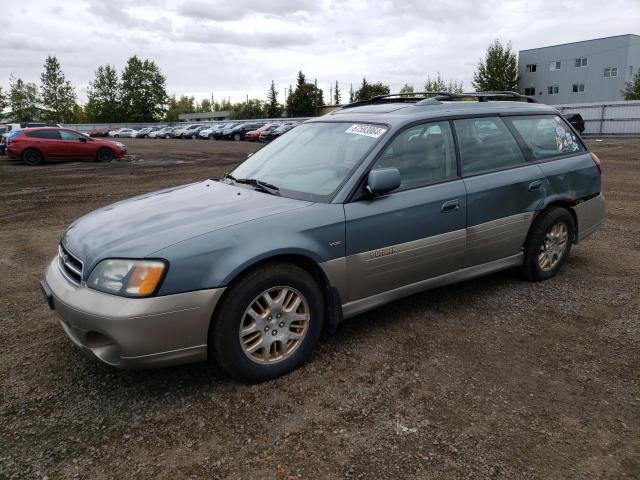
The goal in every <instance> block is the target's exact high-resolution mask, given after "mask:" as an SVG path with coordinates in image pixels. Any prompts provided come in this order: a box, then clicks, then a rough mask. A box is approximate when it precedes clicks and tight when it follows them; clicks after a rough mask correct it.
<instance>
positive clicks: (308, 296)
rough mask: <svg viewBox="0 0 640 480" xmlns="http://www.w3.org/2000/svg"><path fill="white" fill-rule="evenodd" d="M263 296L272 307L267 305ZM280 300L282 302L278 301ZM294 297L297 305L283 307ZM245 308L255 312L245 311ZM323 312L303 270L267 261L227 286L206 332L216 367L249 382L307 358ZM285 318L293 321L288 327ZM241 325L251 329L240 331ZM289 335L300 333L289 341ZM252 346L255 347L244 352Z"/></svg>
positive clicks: (319, 296) (318, 294)
mask: <svg viewBox="0 0 640 480" xmlns="http://www.w3.org/2000/svg"><path fill="white" fill-rule="evenodd" d="M265 295H268V296H269V298H271V300H272V302H273V304H272V305H270V306H269V305H268V304H267V303H266V301H265V300H264V298H266V297H265ZM279 298H284V300H283V301H282V302H281V303H278V302H279ZM298 298H301V300H300V301H299V302H298V305H299V306H297V307H295V302H294V308H297V309H295V310H290V311H288V310H287V308H291V306H290V305H288V302H289V301H292V299H293V300H295V299H298ZM253 307H256V308H257V309H258V310H259V311H260V312H261V313H258V310H256V308H253ZM250 310H251V311H253V315H254V316H251V315H250V314H248V313H247V312H249V311H250ZM324 310H325V309H324V304H323V296H322V292H321V290H320V288H319V287H318V284H317V283H316V282H315V280H314V279H313V278H312V277H311V275H309V274H308V273H307V272H306V271H305V270H303V269H301V268H299V267H297V266H295V265H291V264H273V263H272V264H266V265H263V266H261V267H258V268H256V269H254V270H251V271H250V272H249V273H247V274H246V275H244V276H243V277H241V278H240V279H239V280H238V281H236V282H234V283H233V284H232V286H231V287H229V289H228V290H227V292H226V293H225V296H224V298H223V300H222V302H221V305H220V308H218V310H217V312H216V314H215V316H214V319H213V325H212V327H211V328H210V331H209V348H210V350H212V351H213V355H214V357H215V359H216V361H217V363H218V365H220V366H221V367H222V368H223V369H224V370H226V371H227V372H228V373H229V374H230V375H231V376H232V377H234V378H235V379H237V380H240V381H243V382H248V383H254V382H263V381H266V380H271V379H273V378H276V377H279V376H281V375H284V374H286V373H288V372H290V371H292V370H295V369H296V368H298V367H299V366H300V365H302V363H304V361H305V360H307V359H308V358H309V356H310V355H311V352H312V351H313V348H314V347H315V345H316V343H317V342H318V338H319V337H320V333H321V331H322V325H323V322H324ZM278 315H282V317H278ZM293 315H296V316H297V317H305V316H306V320H301V319H298V318H297V317H296V319H292V316H293ZM279 318H280V320H278V319H279ZM251 322H253V325H251ZM287 322H292V323H291V324H290V325H289V326H288V327H287V326H286V323H287ZM242 325H244V326H245V327H246V328H247V329H248V330H250V329H251V328H255V331H251V332H248V333H244V334H242V333H241V330H240V329H241V326H242ZM303 328H304V330H302V329H303ZM255 334H259V335H257V336H256V335H255ZM292 334H294V335H301V337H298V339H297V340H292V339H291V338H290V337H289V335H292ZM273 337H276V338H275V340H274V338H273ZM285 342H286V343H285ZM289 342H295V343H291V344H290V343H289ZM251 346H258V347H259V348H256V349H255V351H253V352H252V353H250V352H247V351H245V348H249V347H251ZM287 348H290V349H291V350H290V351H289V352H287V351H286V350H287Z"/></svg>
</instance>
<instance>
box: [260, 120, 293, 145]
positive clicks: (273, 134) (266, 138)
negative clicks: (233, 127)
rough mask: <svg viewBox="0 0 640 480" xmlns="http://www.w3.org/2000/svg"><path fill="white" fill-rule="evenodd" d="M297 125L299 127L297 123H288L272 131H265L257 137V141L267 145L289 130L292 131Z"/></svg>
mask: <svg viewBox="0 0 640 480" xmlns="http://www.w3.org/2000/svg"><path fill="white" fill-rule="evenodd" d="M297 125H299V123H298V122H295V123H294V122H289V123H285V124H282V125H280V126H278V127H277V128H275V129H273V130H267V131H264V132H261V133H260V136H259V137H258V140H259V141H261V142H267V143H268V142H271V141H272V140H275V139H276V138H278V137H279V136H281V135H282V134H284V133H287V132H288V131H289V130H291V129H293V128H294V127H296V126H297Z"/></svg>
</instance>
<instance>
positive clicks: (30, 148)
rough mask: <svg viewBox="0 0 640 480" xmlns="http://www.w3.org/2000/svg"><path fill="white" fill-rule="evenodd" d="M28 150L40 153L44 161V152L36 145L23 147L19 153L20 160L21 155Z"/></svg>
mask: <svg viewBox="0 0 640 480" xmlns="http://www.w3.org/2000/svg"><path fill="white" fill-rule="evenodd" d="M29 150H33V151H34V152H38V153H39V154H40V157H42V161H46V157H45V156H44V153H43V152H42V150H40V149H39V148H37V147H26V148H24V149H23V150H22V151H21V152H20V155H19V158H20V160H22V156H23V155H24V154H25V153H27V152H28V151H29Z"/></svg>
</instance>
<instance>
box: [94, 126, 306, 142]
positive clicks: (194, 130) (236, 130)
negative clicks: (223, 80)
mask: <svg viewBox="0 0 640 480" xmlns="http://www.w3.org/2000/svg"><path fill="white" fill-rule="evenodd" d="M298 124H299V122H294V121H289V122H279V123H266V122H229V123H219V124H216V125H204V124H199V123H195V124H191V125H179V126H168V125H157V126H153V127H145V128H142V129H140V130H136V129H133V128H118V129H116V130H110V129H109V128H102V129H95V130H92V131H90V132H88V135H89V136H90V137H107V136H108V137H112V138H184V139H197V138H198V139H209V140H236V141H240V140H250V141H252V142H255V141H260V142H270V141H271V140H273V139H275V138H277V137H279V136H280V135H282V134H283V133H285V132H288V131H289V130H291V129H292V128H293V127H295V126H296V125H298Z"/></svg>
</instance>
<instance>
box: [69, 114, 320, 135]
mask: <svg viewBox="0 0 640 480" xmlns="http://www.w3.org/2000/svg"><path fill="white" fill-rule="evenodd" d="M309 118H311V117H296V118H247V119H242V120H217V121H207V122H152V123H139V122H138V123H136V122H125V123H65V124H64V125H63V126H64V127H66V128H71V129H72V130H77V131H79V132H90V131H92V130H98V129H103V128H109V129H111V130H117V129H118V128H133V129H134V130H139V129H141V128H144V127H155V126H160V125H169V126H172V127H179V126H185V127H186V126H187V125H195V124H197V125H211V126H213V125H219V124H225V123H249V122H251V123H253V122H260V123H286V122H304V121H305V120H309Z"/></svg>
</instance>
